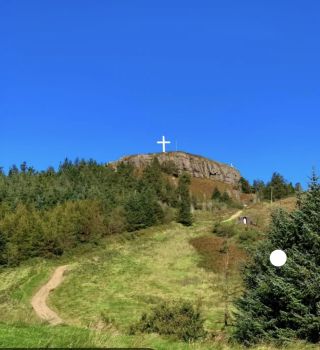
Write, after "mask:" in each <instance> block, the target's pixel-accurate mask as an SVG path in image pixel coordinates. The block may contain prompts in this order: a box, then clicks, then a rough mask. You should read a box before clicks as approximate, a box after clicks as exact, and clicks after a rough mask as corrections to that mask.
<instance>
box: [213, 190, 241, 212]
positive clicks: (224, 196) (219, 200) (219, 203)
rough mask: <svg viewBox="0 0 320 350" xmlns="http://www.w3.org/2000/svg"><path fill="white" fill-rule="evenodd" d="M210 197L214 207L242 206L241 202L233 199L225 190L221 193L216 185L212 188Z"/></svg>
mask: <svg viewBox="0 0 320 350" xmlns="http://www.w3.org/2000/svg"><path fill="white" fill-rule="evenodd" d="M211 199H212V202H213V205H214V207H217V208H221V207H226V206H228V207H231V208H242V204H241V203H238V202H236V201H234V200H233V199H232V198H231V197H230V195H229V194H228V192H227V191H224V192H223V193H221V192H220V191H219V189H218V188H217V187H215V188H214V190H213V192H212V195H211Z"/></svg>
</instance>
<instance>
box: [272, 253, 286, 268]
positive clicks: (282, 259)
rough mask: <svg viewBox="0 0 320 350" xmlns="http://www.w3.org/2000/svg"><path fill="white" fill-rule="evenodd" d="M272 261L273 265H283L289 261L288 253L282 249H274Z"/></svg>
mask: <svg viewBox="0 0 320 350" xmlns="http://www.w3.org/2000/svg"><path fill="white" fill-rule="evenodd" d="M270 262H271V264H272V265H273V266H277V267H280V266H283V265H284V264H285V263H286V262H287V254H286V253H285V252H284V251H283V250H280V249H277V250H274V251H273V252H272V253H271V254H270Z"/></svg>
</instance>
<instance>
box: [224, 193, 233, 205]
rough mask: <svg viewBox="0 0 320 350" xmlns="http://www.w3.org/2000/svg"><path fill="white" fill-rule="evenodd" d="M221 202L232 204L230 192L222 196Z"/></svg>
mask: <svg viewBox="0 0 320 350" xmlns="http://www.w3.org/2000/svg"><path fill="white" fill-rule="evenodd" d="M221 202H223V203H227V204H228V203H229V204H230V203H231V202H232V199H231V197H230V196H229V195H228V192H223V194H222V196H221Z"/></svg>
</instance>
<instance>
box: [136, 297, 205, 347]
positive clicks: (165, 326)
mask: <svg viewBox="0 0 320 350" xmlns="http://www.w3.org/2000/svg"><path fill="white" fill-rule="evenodd" d="M203 324H204V320H203V318H202V316H201V313H200V310H199V309H196V308H194V307H193V305H192V303H190V302H186V301H180V302H177V301H176V302H170V303H167V302H163V303H161V304H159V305H157V306H156V307H154V308H153V309H152V312H151V314H150V315H147V314H146V313H143V315H142V316H141V319H140V320H139V322H137V323H136V324H135V325H133V326H132V327H131V329H130V332H131V333H132V334H135V333H137V332H142V333H158V334H160V335H170V336H174V337H176V338H177V339H180V340H183V341H186V342H188V341H195V340H198V339H201V338H204V337H205V336H206V332H205V330H204V327H203Z"/></svg>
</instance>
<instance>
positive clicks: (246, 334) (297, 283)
mask: <svg viewBox="0 0 320 350" xmlns="http://www.w3.org/2000/svg"><path fill="white" fill-rule="evenodd" d="M275 249H282V250H284V251H285V252H286V254H287V256H288V260H287V263H286V264H285V265H284V266H282V267H280V268H279V267H275V266H273V265H271V263H270V262H269V255H270V253H271V252H272V251H273V250H275ZM244 285H245V288H246V289H245V292H244V295H243V296H242V298H240V299H239V300H238V301H237V303H236V306H237V313H236V328H235V334H234V336H235V338H236V339H237V340H238V341H240V342H242V343H244V344H246V345H251V344H254V343H258V342H259V341H262V340H267V341H269V340H278V341H286V340H289V339H297V338H298V339H303V340H307V341H310V342H314V343H316V342H319V341H320V288H319V286H320V184H319V181H318V179H317V177H316V176H315V175H313V176H312V178H311V182H310V185H309V190H308V191H307V193H306V194H305V196H304V197H303V198H302V199H301V203H300V206H299V207H298V208H297V209H296V210H295V211H294V212H293V213H291V214H288V213H287V212H285V211H283V210H278V211H277V212H275V213H274V214H273V216H272V225H271V229H270V233H269V235H268V238H267V239H266V240H265V241H264V242H263V243H262V244H261V245H260V246H259V247H258V248H257V251H256V253H255V255H254V256H253V259H252V262H251V263H250V264H249V265H248V266H247V267H246V269H245V276H244Z"/></svg>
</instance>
